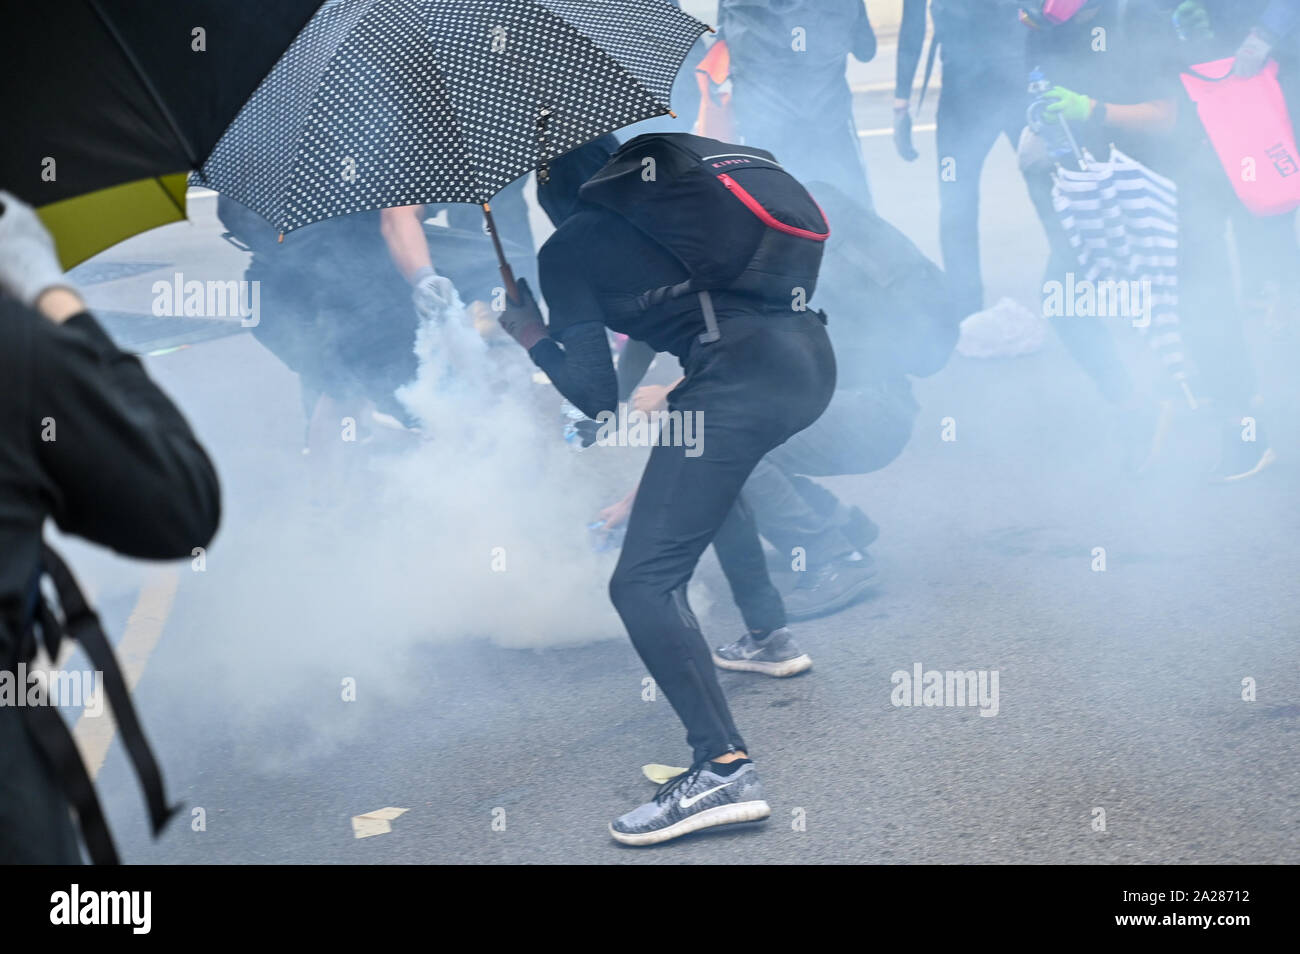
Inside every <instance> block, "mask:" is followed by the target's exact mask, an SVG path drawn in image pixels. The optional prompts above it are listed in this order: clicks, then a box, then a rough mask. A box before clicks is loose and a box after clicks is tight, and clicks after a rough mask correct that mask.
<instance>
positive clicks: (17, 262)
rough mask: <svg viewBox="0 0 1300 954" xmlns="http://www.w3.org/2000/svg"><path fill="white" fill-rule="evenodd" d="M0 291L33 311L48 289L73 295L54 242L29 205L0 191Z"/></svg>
mask: <svg viewBox="0 0 1300 954" xmlns="http://www.w3.org/2000/svg"><path fill="white" fill-rule="evenodd" d="M0 205H3V206H4V210H3V211H0V289H2V290H4V291H5V292H7V293H8V294H9V295H11V296H13V297H14V298H16V299H17V300H18V301H20V302H22V303H23V304H24V305H27V306H29V307H33V306H35V304H36V299H38V298H40V297H41V293H42V292H44V291H46V290H47V289H49V288H55V287H60V288H67V289H70V290H73V291H75V289H73V288H72V285H71V284H70V283H69V282H68V281H67V279H66V278H64V276H63V268H62V267H61V266H60V265H59V256H58V253H57V252H56V251H55V249H54V239H52V238H51V237H50V233H49V232H47V231H46V229H45V226H44V225H43V224H42V223H41V220H40V219H39V218H37V216H36V212H35V211H34V210H33V209H32V207H31V206H30V205H28V204H27V203H26V202H23V201H22V200H21V199H19V198H17V197H15V196H13V195H11V194H10V193H8V192H3V191H0Z"/></svg>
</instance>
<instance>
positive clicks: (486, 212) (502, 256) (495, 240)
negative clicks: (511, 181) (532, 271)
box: [483, 202, 522, 305]
mask: <svg viewBox="0 0 1300 954" xmlns="http://www.w3.org/2000/svg"><path fill="white" fill-rule="evenodd" d="M483 218H484V220H485V221H486V222H487V230H488V234H489V235H491V236H492V247H493V248H494V249H495V250H496V253H497V263H498V265H499V266H500V270H501V281H502V282H504V283H505V286H506V297H507V298H509V299H510V301H511V303H512V304H516V305H517V304H519V303H520V301H522V299H521V298H520V296H519V286H518V285H516V284H515V273H514V272H513V271H512V270H511V268H510V263H509V262H507V261H506V253H505V250H504V249H503V248H502V247H501V236H500V235H498V234H497V224H496V221H495V220H494V219H493V218H492V206H491V205H489V204H488V203H486V202H484V203H483Z"/></svg>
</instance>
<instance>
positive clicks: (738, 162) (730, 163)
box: [713, 159, 754, 169]
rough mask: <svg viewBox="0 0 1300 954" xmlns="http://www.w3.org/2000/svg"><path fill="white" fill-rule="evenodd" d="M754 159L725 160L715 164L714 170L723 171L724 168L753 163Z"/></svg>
mask: <svg viewBox="0 0 1300 954" xmlns="http://www.w3.org/2000/svg"><path fill="white" fill-rule="evenodd" d="M753 161H754V160H753V159H723V160H722V161H721V162H715V163H713V168H715V169H721V168H722V167H723V166H735V165H743V164H744V163H746V162H753Z"/></svg>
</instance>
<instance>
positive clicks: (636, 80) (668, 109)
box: [542, 6, 714, 116]
mask: <svg viewBox="0 0 1300 954" xmlns="http://www.w3.org/2000/svg"><path fill="white" fill-rule="evenodd" d="M542 9H544V10H545V11H546V12H547V13H548V14H550V15H551V16H553V17H555V18H556V19H557V20H558V21H559V22H561V23H563V24H564V25H565V26H567V27H568V28H569V29H570V30H572V31H573V32H574V33H575V34H577V35H578V36H580V37H582V38H583V39H584V40H585V41H586V42H587V44H588V45H589V46H591V47H592V48H593V49H595V50H596V51H597V52H598V53H600V55H601V56H602V57H604V58H605V59H606V60H608V61H609V62H610V63H612V64H614V67H615V68H616V69H617V70H618V71H619V72H620V73H622V74H623V75H624V76H626V77H627V78H628V79H630V80H631V81H632V83H633V84H634V85H635V86H636V87H637V88H638V89H640V90H642V91H643V92H645V93H646V94H647V95H648V96H649V97H650V98H651V99H652V100H653V101H654V102H655V105H657V106H662V107H663V110H664V111H663V113H660V115H661V116H662V115H665V114H673V115H676V114H675V113H673V108H672V107H673V104H672V99H671V95H672V93H671V84H670V91H669V97H670V98H669V101H668V102H667V103H664V102H662V101H661V100H660V99H659V97H658V96H656V95H655V94H654V91H653V90H651V89H650V88H649V87H648V86H647V85H646V84H645V83H644V82H643V81H642V80H641V78H640V77H638V76H637V75H636V74H635V73H633V72H632V71H631V70H630V69H628V68H627V67H626V66H624V65H623V63H622V62H621V61H620V60H619V59H618V57H616V56H614V54H613V53H611V52H609V50H607V49H605V48H604V47H603V46H601V45H600V42H599V41H598V40H597V39H596V38H595V37H592V36H590V35H588V34H587V33H585V32H584V31H583V30H581V29H580V28H579V27H578V26H577V25H576V24H575V23H573V22H572V21H570V20H566V19H565V18H564V17H563V16H561V15H560V14H558V13H557V12H556V11H554V10H552V9H550V8H549V7H545V6H543V7H542ZM685 15H686V16H688V17H689V16H690V15H689V14H685ZM690 19H692V20H695V23H696V25H698V26H699V28H700V32H699V33H697V34H696V36H695V42H696V43H698V42H699V39H700V37H701V36H703V35H704V34H705V33H712V32H714V30H713V28H712V27H711V26H709V25H708V24H707V23H705V22H704V21H703V20H699V19H697V18H695V17H690ZM694 45H695V44H694V43H692V44H691V46H688V47H686V49H684V50H682V55H681V56H680V57H678V58H677V64H676V66H675V67H674V69H673V75H674V76H676V75H677V74H678V73H679V72H680V71H681V68H682V64H683V63H685V62H686V57H688V56H690V53H691V48H692V47H693V46H694Z"/></svg>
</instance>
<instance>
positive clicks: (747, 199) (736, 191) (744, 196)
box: [718, 172, 831, 242]
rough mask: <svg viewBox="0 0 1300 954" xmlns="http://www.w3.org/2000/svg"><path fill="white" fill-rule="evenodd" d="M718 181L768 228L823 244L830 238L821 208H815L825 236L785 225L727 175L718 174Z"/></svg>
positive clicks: (829, 230)
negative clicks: (824, 227) (820, 218)
mask: <svg viewBox="0 0 1300 954" xmlns="http://www.w3.org/2000/svg"><path fill="white" fill-rule="evenodd" d="M718 180H719V181H720V182H721V183H722V184H723V185H724V186H726V187H727V188H728V189H729V190H730V191H731V194H732V195H734V196H735V197H736V198H737V199H739V200H740V201H741V202H743V203H744V204H745V208H747V209H749V211H751V212H753V213H754V215H756V216H758V219H759V221H761V222H762V223H763V224H764V225H766V226H767V227H768V228H770V229H776V230H777V231H778V232H784V233H785V234H786V235H797V236H798V237H799V238H806V239H812V240H813V241H814V242H825V241H826V240H827V239H828V238H830V237H831V224H830V222H829V221H827V219H826V213H825V212H822V209H821V206H817V211H818V212H821V216H822V222H824V223H825V225H826V232H825V234H823V233H821V232H810V231H809V230H808V229H801V228H799V227H798V226H795V225H786V224H785V223H784V222H782V221H781V220H780V219H778V218H777V217H776V216H774V215H773V214H772V213H771V212H769V211H767V209H765V208H763V204H762V203H761V202H759V201H758V200H757V199H755V198H754V197H753V196H752V195H750V194H749V193H748V192H747V191H746V190H745V187H744V186H742V185H741V184H740V183H739V182H737V181H736V180H735V179H733V178H731V176H729V175H727V174H726V173H725V172H719V173H718ZM814 204H816V203H814Z"/></svg>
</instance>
